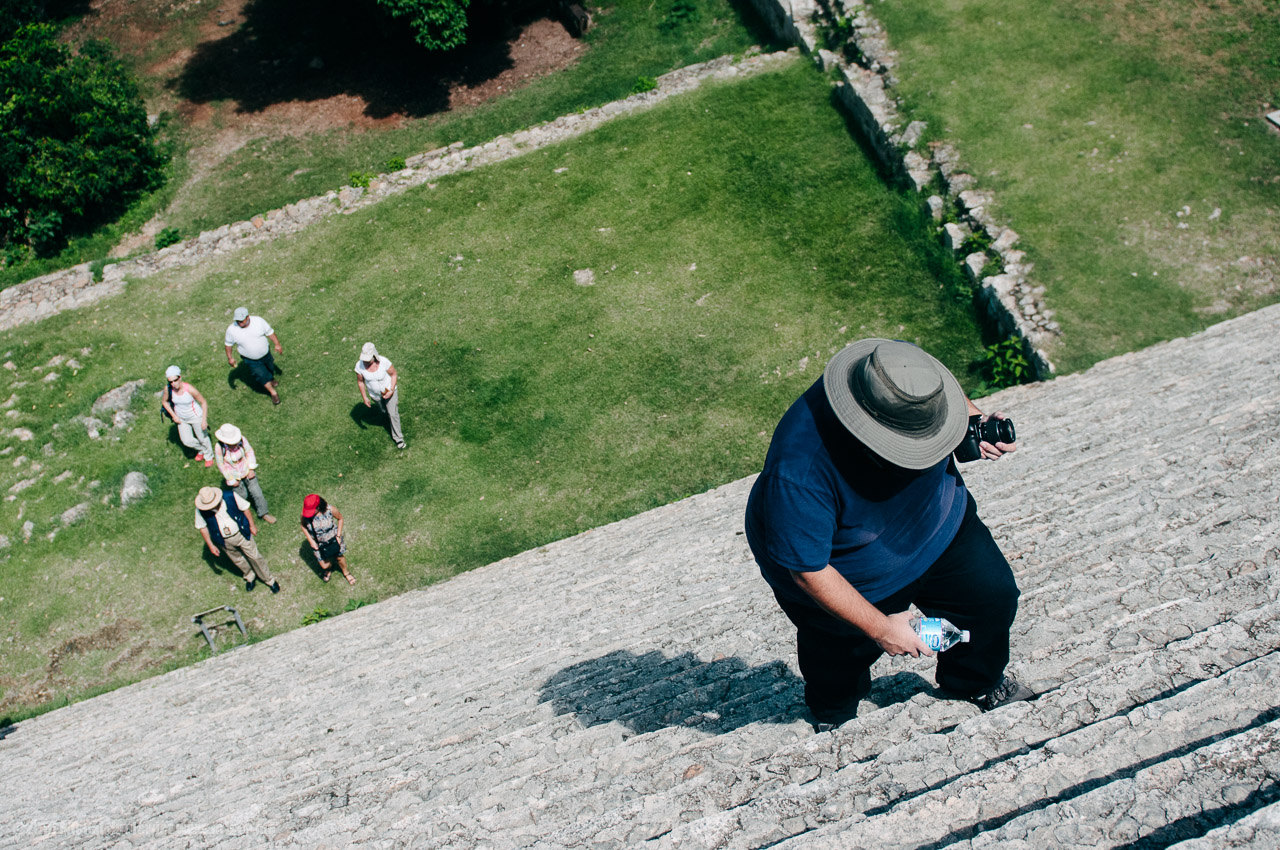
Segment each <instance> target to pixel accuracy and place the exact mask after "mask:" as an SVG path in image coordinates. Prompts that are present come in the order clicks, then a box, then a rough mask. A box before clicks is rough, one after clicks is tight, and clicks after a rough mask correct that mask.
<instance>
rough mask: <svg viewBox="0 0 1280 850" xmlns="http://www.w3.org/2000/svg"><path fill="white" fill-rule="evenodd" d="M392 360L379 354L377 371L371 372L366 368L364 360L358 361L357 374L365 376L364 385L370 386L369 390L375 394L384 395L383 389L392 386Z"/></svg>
mask: <svg viewBox="0 0 1280 850" xmlns="http://www.w3.org/2000/svg"><path fill="white" fill-rule="evenodd" d="M390 371H391V361H390V360H388V359H387V358H385V357H383V356H382V355H381V354H379V355H378V368H377V370H376V371H373V372H370V371H369V370H367V369H365V368H364V361H363V360H357V361H356V374H357V375H359V376H360V377H362V378H364V385H365V386H366V387H368V388H369V392H371V393H373V394H374V395H379V396H380V395H382V391H383V390H385V389H386V388H387V387H389V386H391V375H390V374H389V373H390Z"/></svg>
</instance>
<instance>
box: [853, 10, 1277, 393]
mask: <svg viewBox="0 0 1280 850" xmlns="http://www.w3.org/2000/svg"><path fill="white" fill-rule="evenodd" d="M873 12H874V14H875V15H876V16H877V17H878V18H880V20H882V21H883V22H884V24H885V25H886V28H887V30H888V32H889V35H890V38H891V41H892V44H893V46H894V47H895V48H896V49H898V50H899V51H900V52H901V57H900V63H901V64H900V68H899V69H898V76H899V77H900V78H901V81H900V84H899V87H898V90H899V92H900V93H901V94H902V95H903V97H904V99H905V100H906V102H907V105H908V106H909V110H910V111H911V112H912V114H913V116H914V117H923V118H925V119H926V120H928V121H929V124H930V134H931V137H932V138H933V139H941V140H946V141H948V142H951V143H953V144H954V145H955V146H956V147H957V148H958V149H959V151H960V152H961V155H962V156H963V157H964V158H965V160H967V162H968V164H969V167H970V169H971V170H972V173H973V174H975V175H976V176H977V177H978V178H979V181H980V184H981V186H982V187H983V188H987V189H991V190H993V191H994V192H995V193H996V198H997V201H998V204H999V212H1000V214H1001V215H1003V216H1004V217H1005V218H1006V219H1007V220H1008V222H1009V223H1010V224H1011V225H1012V226H1013V228H1014V229H1015V230H1017V231H1018V232H1019V233H1020V234H1022V237H1023V242H1022V245H1020V246H1019V247H1022V248H1024V249H1026V250H1027V251H1028V256H1029V259H1031V260H1032V261H1033V262H1035V264H1036V270H1035V273H1034V277H1035V279H1036V281H1037V282H1039V283H1043V284H1044V285H1045V286H1046V287H1047V288H1048V293H1047V302H1048V306H1049V307H1050V308H1051V309H1053V310H1055V311H1057V314H1058V319H1059V321H1060V322H1061V324H1062V326H1063V337H1062V340H1061V343H1060V345H1059V346H1058V347H1057V348H1056V350H1053V351H1051V355H1052V357H1053V359H1054V360H1055V362H1056V363H1057V365H1058V367H1059V368H1060V370H1062V371H1073V370H1076V369H1080V368H1083V367H1085V366H1088V365H1089V364H1091V363H1094V362H1096V361H1098V360H1101V359H1103V358H1106V357H1109V356H1111V355H1113V354H1117V353H1120V352H1124V351H1130V350H1133V349H1136V348H1140V347H1143V346H1146V345H1149V344H1151V343H1153V342H1156V341H1159V340H1162V339H1168V338H1170V337H1175V336H1180V335H1185V334H1187V333H1190V332H1193V331H1195V330H1197V329H1199V328H1201V327H1204V326H1205V325H1208V324H1211V323H1213V322H1215V321H1219V320H1221V319H1223V318H1226V317H1228V316H1230V315H1234V314H1238V313H1240V312H1244V311H1247V310H1249V309H1253V308H1256V307H1259V306H1262V305H1264V304H1267V303H1271V302H1273V301H1275V300H1276V297H1277V275H1278V274H1280V268H1278V267H1277V263H1276V251H1275V246H1276V245H1277V244H1280V135H1278V134H1277V133H1276V132H1275V131H1274V130H1269V129H1268V128H1267V127H1266V122H1265V121H1264V120H1263V117H1262V116H1263V114H1264V112H1265V111H1267V109H1275V108H1276V106H1275V104H1277V103H1278V102H1280V59H1277V57H1278V56H1280V5H1277V3H1276V2H1274V0H1258V2H1244V1H1243V0H1224V2H1220V3H1213V4H1202V3H1195V4H1192V3H1181V2H1174V0H1086V2H1082V3H1061V2H1054V3H1024V4H1016V3H1015V4H1010V3H1000V2H995V0H940V2H934V0H929V1H928V2H926V0H888V2H883V3H877V4H875V5H874V7H873ZM1215 211H1216V212H1215Z"/></svg>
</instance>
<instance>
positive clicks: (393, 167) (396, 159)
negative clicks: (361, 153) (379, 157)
mask: <svg viewBox="0 0 1280 850" xmlns="http://www.w3.org/2000/svg"><path fill="white" fill-rule="evenodd" d="M405 164H406V163H405V161H404V157H402V156H393V157H391V159H389V160H387V171H403V170H404V167H405Z"/></svg>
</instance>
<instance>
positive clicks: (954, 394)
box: [746, 339, 1033, 730]
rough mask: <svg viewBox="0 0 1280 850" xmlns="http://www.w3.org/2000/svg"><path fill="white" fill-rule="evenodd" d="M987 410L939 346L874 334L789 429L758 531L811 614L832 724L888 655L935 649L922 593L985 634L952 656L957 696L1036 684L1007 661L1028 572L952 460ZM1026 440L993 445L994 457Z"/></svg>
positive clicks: (796, 599) (770, 469) (942, 612)
mask: <svg viewBox="0 0 1280 850" xmlns="http://www.w3.org/2000/svg"><path fill="white" fill-rule="evenodd" d="M971 415H978V416H981V415H982V414H981V411H979V410H978V408H977V407H976V406H975V405H974V404H973V402H971V401H969V399H968V398H966V397H965V394H964V391H963V390H962V389H961V387H960V384H959V382H958V381H957V380H956V379H955V376H953V375H952V374H951V373H950V372H949V371H948V370H947V368H946V367H945V366H943V365H942V363H940V362H939V361H938V360H937V359H935V358H934V357H932V356H931V355H929V354H928V353H926V352H925V351H923V350H922V349H920V348H919V347H917V346H915V345H912V344H910V343H906V342H901V341H896V340H885V339H864V340H860V341H858V342H855V343H852V344H850V345H848V346H847V347H845V348H844V349H843V350H842V351H840V352H838V353H837V354H836V355H835V356H834V357H832V358H831V361H830V362H829V363H828V364H827V366H826V369H825V370H824V371H823V375H822V377H821V378H819V379H818V380H817V381H816V382H815V383H814V384H813V386H811V387H810V388H809V389H808V390H807V391H806V392H805V393H804V395H802V396H801V397H800V398H799V399H798V400H797V401H796V402H795V403H794V404H792V405H791V407H790V408H789V409H788V410H787V412H786V414H785V415H784V416H783V417H782V420H781V421H780V422H779V424H778V427H777V429H776V430H775V432H774V435H773V439H772V441H771V442H770V444H769V451H768V454H767V456H766V458H765V464H764V470H763V471H762V472H761V473H760V476H759V477H758V478H757V479H756V481H755V484H754V485H753V486H752V489H751V495H750V498H749V499H748V502H747V511H746V535H747V542H748V544H749V545H750V547H751V551H752V553H753V554H754V556H755V559H756V562H757V563H758V564H759V566H760V572H761V574H762V575H763V576H764V578H765V580H766V581H767V582H768V583H769V585H770V587H771V588H772V589H773V592H774V596H775V598H776V599H777V601H778V604H779V606H780V607H781V608H782V610H783V612H784V613H785V614H786V615H787V617H788V618H789V619H790V620H791V621H792V623H793V624H794V625H795V627H796V635H797V637H796V646H797V653H798V656H799V663H800V672H801V674H802V675H803V676H804V680H805V702H806V703H807V705H808V706H809V710H810V712H811V713H812V715H813V721H814V725H815V728H816V729H819V730H825V729H827V728H831V727H834V726H836V725H839V724H841V723H843V722H845V721H847V720H850V719H852V718H853V717H854V716H855V715H856V714H857V710H858V703H859V701H860V700H861V699H863V698H864V697H865V696H866V695H867V693H868V692H869V691H870V688H871V673H870V670H871V665H872V664H874V663H875V661H876V659H877V658H879V657H880V655H881V654H883V653H888V654H889V655H911V656H915V657H919V656H920V655H933V653H932V652H930V650H929V649H928V648H927V647H926V646H925V645H924V643H922V642H921V640H920V638H919V637H918V636H917V635H916V633H915V631H914V630H913V629H912V627H911V622H910V620H911V616H912V615H911V614H910V612H909V610H908V609H909V608H910V607H911V606H912V605H915V606H916V607H917V608H918V609H919V610H920V611H923V612H924V613H925V615H927V616H930V617H945V618H947V619H948V620H950V621H951V622H952V623H953V624H954V625H955V626H956V627H958V628H960V629H967V630H968V631H969V632H970V634H971V635H972V637H971V640H970V642H969V643H962V644H959V645H957V646H955V647H953V648H952V649H950V650H948V651H947V652H946V653H944V654H942V655H939V656H938V664H937V674H936V675H937V682H938V685H939V687H940V689H941V690H942V692H943V694H945V695H947V696H950V697H955V698H961V699H967V700H970V701H971V702H973V703H974V704H976V705H978V706H979V707H980V708H982V709H984V710H989V709H992V708H995V707H997V706H1000V705H1004V704H1006V703H1009V702H1014V701H1017V700H1023V699H1029V698H1030V697H1031V696H1033V694H1032V692H1031V691H1030V690H1029V689H1027V688H1026V687H1024V686H1022V685H1020V684H1018V682H1016V681H1015V680H1014V679H1012V678H1010V677H1008V676H1006V675H1005V673H1004V670H1005V667H1006V665H1007V664H1008V662H1009V630H1010V628H1011V627H1012V625H1013V619H1014V615H1015V614H1016V613H1017V606H1018V595H1019V591H1018V587H1017V584H1016V583H1015V581H1014V578H1013V571H1012V570H1011V569H1010V568H1009V564H1008V562H1007V561H1006V560H1005V558H1004V555H1003V554H1001V552H1000V549H999V547H997V546H996V544H995V542H994V541H993V540H992V538H991V533H990V532H989V531H988V530H987V527H986V526H985V525H983V523H982V520H980V519H979V518H978V515H977V508H976V505H975V504H974V501H973V497H972V496H971V495H970V494H969V492H968V490H967V489H966V488H965V485H964V480H963V479H962V478H961V477H960V472H959V469H958V468H957V466H956V463H955V460H954V458H953V457H952V452H953V451H954V450H955V449H956V447H957V445H958V444H959V443H960V442H961V440H962V439H963V438H965V436H966V433H967V431H968V426H969V417H970V416H971ZM993 416H995V417H997V418H1004V414H1002V413H996V414H993ZM1016 448H1017V447H1016V445H1014V444H1012V443H995V444H992V443H987V442H983V443H981V446H980V449H981V456H982V458H984V459H988V460H996V459H998V458H1000V457H1001V456H1002V455H1004V454H1006V453H1007V452H1011V451H1014V450H1015V449H1016Z"/></svg>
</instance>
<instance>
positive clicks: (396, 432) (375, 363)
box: [356, 342, 404, 449]
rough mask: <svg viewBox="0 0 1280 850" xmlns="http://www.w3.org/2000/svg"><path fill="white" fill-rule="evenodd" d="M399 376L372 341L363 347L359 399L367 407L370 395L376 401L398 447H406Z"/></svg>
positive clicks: (358, 376)
mask: <svg viewBox="0 0 1280 850" xmlns="http://www.w3.org/2000/svg"><path fill="white" fill-rule="evenodd" d="M399 383H400V376H399V375H398V374H397V373H396V367H395V366H392V365H391V361H390V360H388V359H387V358H385V357H383V356H382V355H380V354H378V349H377V348H375V347H374V345H373V343H371V342H366V343H365V344H364V347H363V348H361V349H360V359H359V360H357V361H356V388H357V389H359V390H360V398H361V399H363V400H364V406H365V407H372V406H373V403H372V402H370V401H369V398H370V396H372V397H373V400H374V401H375V402H377V405H378V409H379V410H381V411H382V412H383V413H385V414H386V415H387V420H388V421H389V422H390V423H391V439H392V440H394V441H395V444H396V448H397V449H403V448H404V432H403V431H401V430H400V396H399V393H398V391H397V385H398V384H399Z"/></svg>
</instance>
